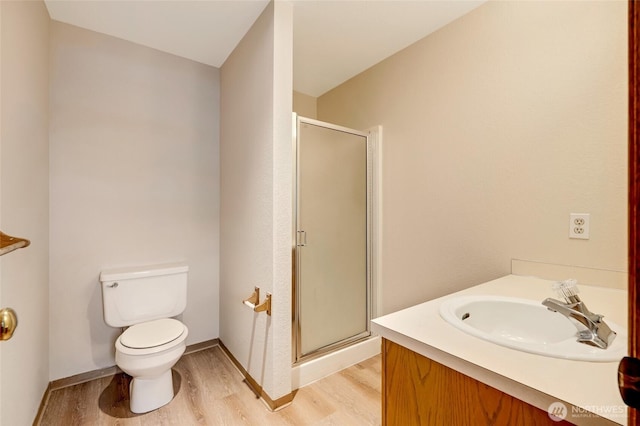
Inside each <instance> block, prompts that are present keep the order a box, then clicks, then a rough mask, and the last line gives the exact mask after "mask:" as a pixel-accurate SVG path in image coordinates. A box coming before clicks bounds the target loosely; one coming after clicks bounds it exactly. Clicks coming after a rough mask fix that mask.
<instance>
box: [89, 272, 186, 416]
mask: <svg viewBox="0 0 640 426" xmlns="http://www.w3.org/2000/svg"><path fill="white" fill-rule="evenodd" d="M187 271H188V267H187V266H186V265H184V264H181V263H177V264H166V265H154V266H148V267H140V268H122V269H114V270H107V271H102V273H101V274H100V281H101V283H102V301H103V308H104V317H105V322H106V323H107V324H108V325H110V326H112V327H128V328H127V329H126V330H125V331H124V332H123V333H122V334H121V335H120V336H119V337H118V338H117V340H116V342H115V362H116V365H117V366H118V367H120V369H122V371H124V372H125V373H127V374H128V375H130V376H131V377H132V380H131V383H130V384H129V400H130V410H131V411H132V412H133V413H146V412H149V411H152V410H155V409H157V408H160V407H162V406H163V405H166V404H168V403H169V402H171V400H172V399H173V397H174V391H173V380H172V372H171V368H172V367H173V366H174V365H175V364H176V363H177V362H178V360H179V359H180V357H181V356H182V354H183V353H184V351H185V349H186V339H187V336H188V334H189V329H188V328H187V326H186V325H185V324H183V323H182V322H180V321H178V320H177V319H175V318H172V317H175V316H177V315H179V314H181V313H182V312H183V311H184V309H185V307H186V298H187V297H186V296H187Z"/></svg>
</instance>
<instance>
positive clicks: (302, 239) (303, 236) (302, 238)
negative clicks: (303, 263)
mask: <svg viewBox="0 0 640 426" xmlns="http://www.w3.org/2000/svg"><path fill="white" fill-rule="evenodd" d="M306 245H307V231H298V247H304V246H306Z"/></svg>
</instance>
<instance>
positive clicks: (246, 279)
mask: <svg viewBox="0 0 640 426" xmlns="http://www.w3.org/2000/svg"><path fill="white" fill-rule="evenodd" d="M291 63H292V11H291V5H290V4H287V3H283V2H275V3H274V2H272V3H271V4H269V6H267V8H266V9H265V11H264V12H263V13H262V15H261V16H260V17H259V18H258V20H257V21H256V22H255V24H254V25H253V27H252V28H251V29H250V30H249V32H248V33H247V34H246V35H245V37H244V38H243V40H242V41H241V42H240V44H239V45H238V46H237V47H236V49H235V50H234V51H233V53H232V54H231V55H230V56H229V58H228V59H227V61H226V62H225V63H224V65H223V66H222V68H221V80H220V85H221V109H220V111H221V118H220V122H221V137H220V159H221V183H222V185H221V200H220V203H221V204H220V205H221V213H220V230H221V235H220V339H221V340H222V342H223V343H224V344H225V345H226V347H227V348H228V349H229V350H230V352H231V353H232V354H233V355H234V357H235V358H236V359H237V360H238V361H239V362H240V363H241V364H242V365H243V367H244V368H245V369H246V370H247V371H248V372H249V374H251V376H252V377H253V378H254V379H255V380H256V381H257V382H258V383H259V384H260V385H261V386H262V387H263V389H264V390H265V392H266V393H267V394H268V395H269V396H270V397H271V398H273V399H276V398H279V397H281V396H283V395H286V394H288V393H289V392H290V391H291V188H292V186H291V176H292V170H291V155H292V153H291V129H292V114H291V111H292V100H291V93H292V92H293V88H292V75H291V72H292V71H291V69H292V66H291ZM255 286H257V287H260V291H261V300H264V297H265V295H266V293H267V292H269V293H272V294H273V299H272V302H273V308H272V309H273V313H272V316H271V317H267V315H265V314H264V313H262V314H256V313H253V311H252V310H250V309H249V308H247V307H246V306H244V305H243V304H242V303H240V302H241V301H242V300H243V299H245V298H247V297H248V296H249V295H250V294H251V293H252V291H253V288H254V287H255Z"/></svg>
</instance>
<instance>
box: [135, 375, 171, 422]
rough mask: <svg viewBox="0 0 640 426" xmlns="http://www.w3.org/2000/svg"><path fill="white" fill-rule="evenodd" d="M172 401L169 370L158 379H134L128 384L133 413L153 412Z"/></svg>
mask: <svg viewBox="0 0 640 426" xmlns="http://www.w3.org/2000/svg"><path fill="white" fill-rule="evenodd" d="M172 399H173V379H172V375H171V369H169V370H168V371H165V372H164V373H162V374H161V375H160V376H158V377H154V378H147V377H134V378H133V379H132V380H131V383H130V384H129V401H130V402H129V404H130V410H131V412H133V413H136V414H141V413H147V412H149V411H153V410H155V409H156V408H160V407H162V406H163V405H166V404H168V403H170V402H171V400H172Z"/></svg>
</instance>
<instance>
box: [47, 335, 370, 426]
mask: <svg viewBox="0 0 640 426" xmlns="http://www.w3.org/2000/svg"><path fill="white" fill-rule="evenodd" d="M173 370H174V374H173V385H174V390H175V393H176V395H175V397H174V399H173V401H171V403H169V404H167V405H166V406H164V407H161V408H159V409H157V410H154V411H152V412H150V413H145V414H133V413H131V412H130V411H129V408H128V407H129V382H130V378H129V377H128V376H126V375H124V374H117V375H115V376H112V377H106V378H102V379H96V380H92V381H89V382H85V383H81V384H78V385H74V386H69V387H66V388H62V389H57V390H54V391H52V392H51V394H50V396H49V401H48V403H47V406H46V408H45V411H44V413H43V416H42V421H41V422H40V425H42V426H85V425H86V426H97V425H100V426H102V425H104V426H191V425H194V426H195V425H204V426H218V425H221V426H226V425H229V426H236V425H237V426H242V425H246V426H256V425H258V426H304V425H309V426H325V425H326V426H330V425H340V426H344V425H349V426H359V425H362V426H368V425H374V426H377V425H380V423H381V420H380V415H381V408H380V401H381V396H380V389H381V360H380V356H379V355H378V356H376V357H373V358H370V359H368V360H366V361H363V362H361V363H359V364H356V365H354V366H351V367H349V368H347V369H345V370H342V371H340V372H338V373H335V374H333V375H331V376H329V377H326V378H324V379H322V380H319V381H317V382H315V383H312V384H310V385H308V386H306V387H303V388H301V389H299V390H298V391H297V392H296V395H295V398H294V400H293V402H292V403H291V404H290V405H288V406H286V407H283V408H281V409H279V410H278V411H275V412H272V411H270V410H269V409H268V408H267V407H266V405H265V404H264V403H263V401H261V400H260V399H258V398H256V396H255V394H254V393H253V391H252V390H251V389H250V388H249V386H247V384H246V383H244V378H243V377H242V375H241V374H240V372H238V370H237V369H236V368H235V366H234V365H233V363H232V362H231V361H230V360H229V359H228V358H227V357H226V355H225V354H224V353H223V351H222V350H221V349H220V347H218V346H215V347H213V348H209V349H205V350H201V351H198V352H194V353H190V354H188V355H184V356H183V357H182V358H181V359H180V361H178V363H177V364H176V366H175V367H174V369H173Z"/></svg>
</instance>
